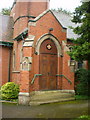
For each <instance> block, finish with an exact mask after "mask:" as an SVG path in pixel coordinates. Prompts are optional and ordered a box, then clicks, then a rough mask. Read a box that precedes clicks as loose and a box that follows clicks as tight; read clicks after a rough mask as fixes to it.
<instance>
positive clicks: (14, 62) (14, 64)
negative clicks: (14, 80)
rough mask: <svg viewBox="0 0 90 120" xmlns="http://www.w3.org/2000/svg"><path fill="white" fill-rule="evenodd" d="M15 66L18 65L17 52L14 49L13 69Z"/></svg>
mask: <svg viewBox="0 0 90 120" xmlns="http://www.w3.org/2000/svg"><path fill="white" fill-rule="evenodd" d="M15 66H16V53H15V51H14V52H13V70H15Z"/></svg>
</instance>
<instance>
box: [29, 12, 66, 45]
mask: <svg viewBox="0 0 90 120" xmlns="http://www.w3.org/2000/svg"><path fill="white" fill-rule="evenodd" d="M50 28H53V31H52V32H51V34H53V35H54V36H56V38H57V39H58V40H59V42H61V41H62V40H66V33H65V32H63V31H62V30H63V28H62V27H61V25H60V24H59V23H58V21H57V20H56V19H55V17H54V16H53V15H52V14H51V13H50V12H48V13H47V14H46V15H44V16H43V17H41V18H40V19H39V20H38V21H37V22H36V26H35V27H34V26H31V27H30V29H29V34H32V35H35V43H36V41H37V40H38V39H39V38H40V37H41V36H42V35H44V34H46V33H49V29H50Z"/></svg>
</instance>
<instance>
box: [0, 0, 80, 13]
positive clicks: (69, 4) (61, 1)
mask: <svg viewBox="0 0 90 120" xmlns="http://www.w3.org/2000/svg"><path fill="white" fill-rule="evenodd" d="M13 1H14V0H2V1H1V2H0V11H1V9H2V8H9V7H12V4H13ZM80 1H81V0H50V8H53V9H57V8H63V9H65V10H67V11H71V12H74V9H75V8H76V7H77V6H79V5H81V2H80Z"/></svg>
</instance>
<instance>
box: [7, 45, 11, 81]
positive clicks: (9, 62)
mask: <svg viewBox="0 0 90 120" xmlns="http://www.w3.org/2000/svg"><path fill="white" fill-rule="evenodd" d="M8 64H9V65H8V82H10V67H11V47H9V61H8Z"/></svg>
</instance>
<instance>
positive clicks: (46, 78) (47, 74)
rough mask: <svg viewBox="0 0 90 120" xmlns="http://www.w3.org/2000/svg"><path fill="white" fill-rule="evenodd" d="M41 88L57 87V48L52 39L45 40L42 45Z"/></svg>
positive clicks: (51, 88)
mask: <svg viewBox="0 0 90 120" xmlns="http://www.w3.org/2000/svg"><path fill="white" fill-rule="evenodd" d="M40 74H42V76H40V79H39V86H40V90H55V89H57V77H56V74H57V48H56V46H55V44H54V42H53V41H52V40H50V39H47V40H45V41H44V42H43V43H42V44H41V47H40Z"/></svg>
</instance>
